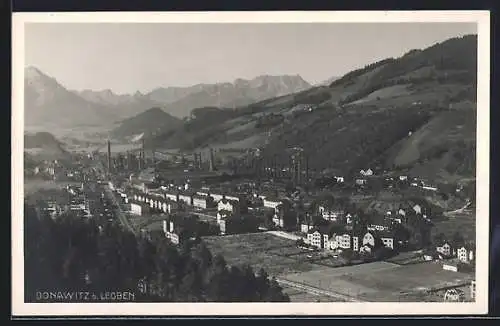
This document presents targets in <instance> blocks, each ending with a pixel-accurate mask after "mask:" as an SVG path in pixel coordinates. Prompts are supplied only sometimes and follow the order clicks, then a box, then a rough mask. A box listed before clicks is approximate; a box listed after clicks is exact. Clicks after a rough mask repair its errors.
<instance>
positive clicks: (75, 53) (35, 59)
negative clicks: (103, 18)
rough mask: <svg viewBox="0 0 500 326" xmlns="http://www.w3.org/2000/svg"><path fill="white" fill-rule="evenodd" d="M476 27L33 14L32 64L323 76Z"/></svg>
mask: <svg viewBox="0 0 500 326" xmlns="http://www.w3.org/2000/svg"><path fill="white" fill-rule="evenodd" d="M476 33H477V26H476V24H474V23H274V24H273V23H260V24H256V23H239V24H234V23H232V24H226V23H224V24H213V23H212V24H210V23H27V24H26V25H25V66H35V67H37V68H38V69H40V70H41V71H42V72H44V73H46V74H47V75H49V76H51V77H54V78H56V79H57V80H58V82H59V83H61V84H62V85H63V86H65V87H66V88H68V89H71V90H84V89H91V90H103V89H111V90H112V91H113V92H115V93H117V94H124V93H135V92H137V91H140V92H142V93H147V92H149V91H151V90H153V89H155V88H158V87H169V86H191V85H195V84H199V83H217V82H233V81H234V80H235V79H237V78H243V79H251V78H254V77H256V76H259V75H300V76H302V78H304V79H305V80H306V81H307V82H309V83H311V84H316V83H320V82H322V81H324V80H327V79H329V78H331V77H333V76H342V75H343V74H345V73H347V72H349V71H351V70H353V69H357V68H360V67H363V66H364V65H366V64H369V63H372V62H376V61H378V60H381V59H385V58H388V57H399V56H401V55H403V54H404V53H406V52H408V51H409V50H411V49H422V48H425V47H428V46H430V45H432V44H435V43H437V42H441V41H444V40H446V39H448V38H451V37H456V36H462V35H466V34H476Z"/></svg>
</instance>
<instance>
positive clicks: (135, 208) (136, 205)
mask: <svg viewBox="0 0 500 326" xmlns="http://www.w3.org/2000/svg"><path fill="white" fill-rule="evenodd" d="M150 210H151V207H150V206H149V205H147V204H145V203H141V202H132V203H130V211H131V213H132V214H135V215H146V214H149V212H150Z"/></svg>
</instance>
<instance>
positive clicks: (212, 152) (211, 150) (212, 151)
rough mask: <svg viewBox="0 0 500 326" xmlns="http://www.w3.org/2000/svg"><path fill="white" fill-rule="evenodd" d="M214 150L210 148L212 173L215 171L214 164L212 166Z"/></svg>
mask: <svg viewBox="0 0 500 326" xmlns="http://www.w3.org/2000/svg"><path fill="white" fill-rule="evenodd" d="M214 163H215V162H214V149H213V148H210V171H213V170H214V169H215V164H214Z"/></svg>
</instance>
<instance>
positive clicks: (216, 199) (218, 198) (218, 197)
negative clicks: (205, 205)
mask: <svg viewBox="0 0 500 326" xmlns="http://www.w3.org/2000/svg"><path fill="white" fill-rule="evenodd" d="M210 196H211V197H212V198H213V199H214V202H219V201H221V200H222V199H224V198H225V196H224V195H223V194H219V193H211V194H210Z"/></svg>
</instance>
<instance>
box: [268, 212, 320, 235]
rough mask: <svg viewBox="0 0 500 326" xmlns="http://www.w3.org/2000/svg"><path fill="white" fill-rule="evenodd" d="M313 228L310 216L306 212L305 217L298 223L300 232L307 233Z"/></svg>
mask: <svg viewBox="0 0 500 326" xmlns="http://www.w3.org/2000/svg"><path fill="white" fill-rule="evenodd" d="M276 222H277V223H279V220H277V221H276ZM313 228H314V222H313V219H312V216H311V215H309V214H306V216H305V218H304V219H303V220H302V222H301V223H300V232H302V233H308V232H309V231H310V230H311V229H313Z"/></svg>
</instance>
